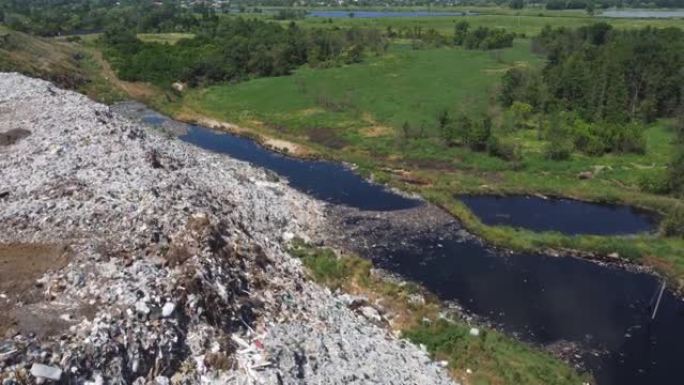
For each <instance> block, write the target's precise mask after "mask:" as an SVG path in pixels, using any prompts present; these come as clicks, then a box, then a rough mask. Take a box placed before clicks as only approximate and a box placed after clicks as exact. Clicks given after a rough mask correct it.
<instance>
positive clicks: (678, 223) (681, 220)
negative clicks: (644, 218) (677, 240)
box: [660, 205, 684, 237]
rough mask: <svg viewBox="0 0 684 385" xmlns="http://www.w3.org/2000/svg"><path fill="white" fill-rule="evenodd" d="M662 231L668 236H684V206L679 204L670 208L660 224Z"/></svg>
mask: <svg viewBox="0 0 684 385" xmlns="http://www.w3.org/2000/svg"><path fill="white" fill-rule="evenodd" d="M660 231H661V232H662V233H663V235H665V236H666V237H682V236H684V206H682V205H677V206H675V207H673V209H672V210H670V212H669V213H668V214H667V216H666V217H665V219H663V222H662V223H661V224H660Z"/></svg>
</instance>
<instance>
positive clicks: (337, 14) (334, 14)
mask: <svg viewBox="0 0 684 385" xmlns="http://www.w3.org/2000/svg"><path fill="white" fill-rule="evenodd" d="M350 13H353V14H354V16H353V17H354V18H359V19H379V18H387V17H438V16H465V15H467V14H469V15H474V14H472V13H464V12H433V11H405V12H404V11H353V10H350V11H311V12H309V16H311V17H324V18H332V19H336V18H349V14H350Z"/></svg>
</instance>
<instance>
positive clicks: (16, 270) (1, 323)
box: [0, 244, 69, 336]
mask: <svg viewBox="0 0 684 385" xmlns="http://www.w3.org/2000/svg"><path fill="white" fill-rule="evenodd" d="M68 259H69V250H68V248H67V247H64V246H59V245H41V244H0V336H2V335H5V334H6V333H7V332H8V331H9V330H10V329H13V330H15V331H20V330H21V329H24V328H25V327H28V328H31V329H33V327H32V326H35V324H36V322H34V321H37V320H38V319H39V318H41V317H40V315H39V314H30V313H32V312H27V310H29V308H31V307H32V305H34V304H37V303H38V302H40V301H41V299H42V297H43V290H42V288H41V287H40V284H38V282H37V280H38V279H39V278H40V277H42V276H43V275H44V274H45V273H46V272H48V271H51V270H57V269H60V268H62V267H64V266H65V265H66V264H67V262H68ZM34 310H39V309H37V308H35V309H34ZM38 329H41V328H38ZM32 331H33V330H32ZM40 331H41V330H37V331H33V332H40ZM42 331H43V332H49V331H47V330H42Z"/></svg>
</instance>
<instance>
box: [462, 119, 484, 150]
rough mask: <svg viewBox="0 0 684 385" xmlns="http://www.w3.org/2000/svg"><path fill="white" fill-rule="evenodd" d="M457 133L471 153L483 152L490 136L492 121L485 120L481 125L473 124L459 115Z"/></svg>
mask: <svg viewBox="0 0 684 385" xmlns="http://www.w3.org/2000/svg"><path fill="white" fill-rule="evenodd" d="M457 127H458V131H459V132H460V133H461V135H462V137H463V143H465V144H466V145H468V147H470V149H471V150H473V151H484V150H486V149H487V143H488V142H489V138H490V137H491V135H492V121H491V119H489V118H485V119H483V120H482V122H481V123H479V124H478V123H476V122H473V121H472V120H471V119H470V118H468V117H467V116H465V115H461V116H460V117H459V119H458V121H457Z"/></svg>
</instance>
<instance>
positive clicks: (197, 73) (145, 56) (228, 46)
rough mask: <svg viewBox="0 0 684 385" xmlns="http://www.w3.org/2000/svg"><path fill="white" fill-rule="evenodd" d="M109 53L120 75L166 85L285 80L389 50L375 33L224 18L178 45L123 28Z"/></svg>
mask: <svg viewBox="0 0 684 385" xmlns="http://www.w3.org/2000/svg"><path fill="white" fill-rule="evenodd" d="M102 42H103V44H104V46H105V55H106V57H107V59H108V60H109V61H110V62H111V63H112V65H113V66H114V68H115V69H116V70H117V73H118V75H119V76H120V77H121V78H122V79H124V80H129V81H147V82H151V83H154V84H157V85H160V86H163V87H168V86H169V85H171V83H173V82H176V81H180V82H186V83H188V84H189V85H191V86H195V85H200V84H204V85H206V84H211V83H216V82H225V81H239V80H244V79H246V78H250V77H261V76H281V75H287V74H289V73H290V72H291V71H292V70H293V69H295V68H297V67H299V66H301V65H304V64H309V65H311V66H313V67H329V66H334V65H339V64H351V63H358V62H360V61H362V60H363V57H364V55H366V54H368V53H369V52H375V53H376V54H381V53H382V52H384V50H385V49H386V48H387V41H386V39H385V37H384V36H383V34H382V33H381V32H380V31H378V30H374V29H359V28H351V29H346V30H341V29H313V30H308V29H303V28H300V27H299V26H298V25H297V24H296V23H294V22H291V23H290V24H289V25H287V26H282V25H280V24H278V23H273V22H266V21H259V20H248V19H243V18H221V19H220V20H218V21H217V22H216V24H214V25H213V26H212V27H211V28H206V29H204V30H202V31H201V32H199V33H198V34H197V35H196V36H195V37H194V38H192V39H183V40H181V41H179V42H178V43H177V44H175V45H170V44H160V43H152V42H148V43H146V42H142V41H140V40H139V39H138V38H137V37H136V35H135V34H134V33H133V32H131V31H130V30H127V29H126V28H123V27H115V28H111V29H108V30H107V31H106V32H105V33H104V34H103V37H102Z"/></svg>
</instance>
